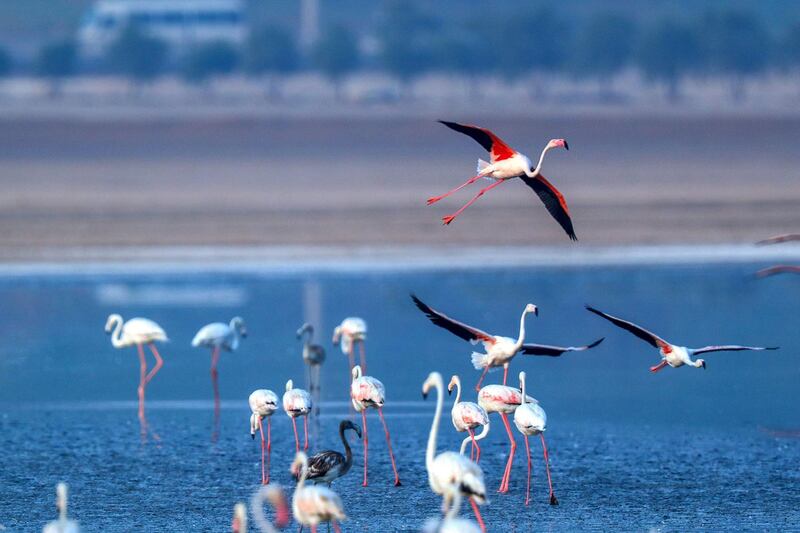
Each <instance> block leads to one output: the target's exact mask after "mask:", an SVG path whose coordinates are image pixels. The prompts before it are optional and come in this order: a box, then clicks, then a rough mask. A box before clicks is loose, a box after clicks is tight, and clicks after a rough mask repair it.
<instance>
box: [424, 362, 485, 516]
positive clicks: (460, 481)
mask: <svg viewBox="0 0 800 533" xmlns="http://www.w3.org/2000/svg"><path fill="white" fill-rule="evenodd" d="M432 388H435V389H436V411H435V412H434V415H433V423H432V424H431V431H430V433H429V434H428V447H427V449H426V450H425V468H426V469H427V470H428V483H429V484H430V486H431V490H433V492H435V493H436V494H440V495H441V496H442V498H443V503H442V512H443V513H447V512H448V510H449V509H450V508H451V507H452V506H454V502H453V501H452V499H453V493H454V491H459V492H461V494H463V495H464V496H466V497H467V498H468V499H469V502H470V504H471V505H472V510H473V511H474V512H475V518H477V520H478V524H480V528H481V531H484V532H485V531H486V526H485V525H484V523H483V518H482V517H481V512H480V511H479V510H478V504H481V505H482V504H484V503H486V485H484V483H483V470H481V467H480V466H478V464H477V463H475V462H473V461H471V460H469V459H467V458H466V457H464V456H463V455H461V454H458V453H455V452H442V453H440V454H439V455H436V435H437V434H438V432H439V420H440V419H441V417H442V406H443V405H444V384H443V383H442V375H441V374H439V373H438V372H431V373H430V374H429V375H428V378H427V379H426V380H425V383H423V384H422V397H423V398H427V397H428V393H429V392H430V390H431V389H432Z"/></svg>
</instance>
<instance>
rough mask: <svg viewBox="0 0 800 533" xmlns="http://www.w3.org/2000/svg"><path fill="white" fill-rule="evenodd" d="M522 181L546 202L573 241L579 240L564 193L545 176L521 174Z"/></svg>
mask: <svg viewBox="0 0 800 533" xmlns="http://www.w3.org/2000/svg"><path fill="white" fill-rule="evenodd" d="M521 179H522V181H524V182H525V185H527V186H528V187H530V188H531V189H533V192H535V193H536V194H537V195H538V196H539V199H540V200H541V201H542V203H543V204H544V206H545V208H547V211H548V212H549V213H550V215H551V216H552V217H553V218H554V219H556V222H558V223H559V225H561V227H562V228H563V229H564V231H566V232H567V235H569V238H570V239H572V240H573V241H577V240H578V237H577V235H575V229H574V228H573V227H572V219H571V218H570V216H569V209H568V208H567V201H566V200H565V199H564V195H563V194H561V192H560V191H559V190H558V189H556V188H555V187H554V186H553V184H552V183H550V182H549V181H547V179H546V178H545V177H544V176H541V175H540V176H537V177H535V178H529V177H527V176H521Z"/></svg>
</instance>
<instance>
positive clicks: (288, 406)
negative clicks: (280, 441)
mask: <svg viewBox="0 0 800 533" xmlns="http://www.w3.org/2000/svg"><path fill="white" fill-rule="evenodd" d="M313 405H314V402H313V401H312V399H311V395H310V394H309V393H308V391H305V390H303V389H295V388H294V383H293V382H292V380H291V379H290V380H289V381H287V382H286V392H284V393H283V410H284V411H286V414H287V416H289V418H291V419H292V427H293V428H294V444H295V451H296V452H299V451H300V438H299V437H298V436H297V417H298V416H302V417H303V432H304V435H305V444H303V449H304V450H307V449H308V415H309V413H311V409H312V407H313Z"/></svg>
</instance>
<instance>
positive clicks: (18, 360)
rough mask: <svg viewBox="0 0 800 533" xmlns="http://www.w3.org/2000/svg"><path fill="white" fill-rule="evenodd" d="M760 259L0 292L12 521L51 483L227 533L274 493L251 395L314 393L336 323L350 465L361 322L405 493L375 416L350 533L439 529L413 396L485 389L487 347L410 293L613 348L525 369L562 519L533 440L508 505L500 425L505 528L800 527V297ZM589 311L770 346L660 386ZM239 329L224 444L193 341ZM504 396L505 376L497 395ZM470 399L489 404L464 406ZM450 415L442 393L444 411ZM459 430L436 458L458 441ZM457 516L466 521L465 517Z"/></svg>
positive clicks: (137, 511) (108, 279)
mask: <svg viewBox="0 0 800 533" xmlns="http://www.w3.org/2000/svg"><path fill="white" fill-rule="evenodd" d="M760 266H763V265H744V264H737V265H714V266H703V265H696V266H680V267H668V266H663V267H653V266H647V267H642V266H637V267H632V266H631V267H627V266H626V267H623V266H620V267H602V268H601V267H585V268H536V269H513V270H504V269H488V270H482V271H479V272H478V271H476V272H426V273H420V272H415V273H381V274H369V273H367V274H363V273H362V274H319V275H308V274H303V275H302V276H301V275H291V274H285V275H275V274H270V275H223V276H220V275H213V276H211V275H188V276H187V275H167V274H160V275H147V276H141V275H137V276H136V277H129V276H124V275H109V276H105V277H96V276H95V277H92V278H91V279H89V278H81V277H79V276H78V277H76V276H70V277H52V276H51V277H40V278H23V279H20V278H14V279H10V278H8V279H0V298H2V300H1V301H2V302H3V306H2V309H0V333H2V338H3V339H4V342H3V344H2V345H0V524H2V525H3V526H5V527H6V528H7V529H8V530H9V531H38V530H40V529H41V527H42V525H43V524H44V523H45V522H46V521H47V520H49V519H51V518H52V517H53V516H54V508H53V498H54V489H53V487H54V485H55V483H56V482H57V481H59V480H65V481H67V482H69V484H70V486H71V492H72V497H71V501H70V504H71V507H70V510H71V514H72V515H73V516H74V517H75V518H77V519H78V520H79V521H80V522H81V524H82V525H83V527H84V528H85V529H86V530H87V531H153V532H157V531H227V530H228V528H229V525H230V519H231V511H232V508H233V504H234V503H235V502H236V501H239V500H243V499H247V498H248V497H249V494H250V493H251V491H252V490H253V489H255V488H256V487H257V482H258V480H259V468H260V467H259V463H258V459H259V447H258V442H257V441H256V442H253V441H252V440H251V439H250V436H249V426H248V416H249V409H248V406H247V396H248V394H249V393H250V392H251V391H252V390H253V389H255V388H260V387H265V388H270V389H273V390H275V391H276V392H279V393H280V392H282V390H283V386H284V384H285V382H286V380H287V379H289V378H293V379H295V381H296V382H298V383H303V382H304V380H305V377H304V376H305V370H304V367H303V363H302V360H301V358H300V349H299V345H298V342H297V341H296V340H295V338H294V331H295V329H296V328H297V327H298V326H299V325H300V324H301V323H302V322H303V320H305V319H311V320H313V321H314V322H315V323H317V324H319V325H320V335H319V336H318V340H320V341H321V342H322V343H323V344H324V345H325V346H326V348H327V349H328V360H327V362H326V364H325V366H324V367H323V371H322V379H323V384H322V397H323V403H322V406H321V416H320V417H319V419H318V428H315V433H316V435H315V438H314V439H313V440H312V448H313V449H320V448H330V447H333V448H335V449H339V448H340V443H339V442H338V438H337V436H336V426H337V424H338V421H339V420H340V419H342V418H343V417H348V416H349V412H348V408H347V404H346V403H344V400H345V399H346V393H347V392H346V391H347V378H348V372H347V363H346V358H345V357H344V356H342V354H341V353H340V352H339V351H338V350H335V349H334V348H333V347H332V346H330V342H329V338H330V332H331V330H332V328H333V327H334V326H335V325H336V324H337V323H338V322H339V320H340V319H341V318H343V317H345V316H347V315H359V316H363V317H365V318H366V319H367V320H368V323H369V328H370V329H369V339H368V343H367V358H368V366H369V373H370V374H372V375H374V376H376V377H378V378H380V379H382V380H383V381H384V383H385V384H386V388H387V396H388V401H387V406H386V408H385V413H386V416H387V422H388V423H389V426H390V429H391V430H392V439H393V444H394V447H395V452H396V455H397V459H398V465H399V468H400V474H401V478H402V480H403V486H402V487H400V488H394V487H392V486H391V483H390V482H391V469H390V465H389V462H388V457H387V455H386V451H385V444H384V439H383V435H382V431H381V430H380V422H379V421H378V419H377V417H375V416H374V415H373V416H372V417H371V418H370V430H371V438H370V452H371V453H370V459H371V460H370V467H371V468H370V473H371V476H370V480H371V486H370V487H369V488H367V489H362V488H361V487H360V467H361V464H362V463H361V456H360V454H361V446H360V443H356V444H355V445H354V449H355V451H356V464H355V466H354V472H351V474H350V475H348V476H347V477H346V478H344V479H342V480H340V481H339V482H337V483H336V485H335V487H336V489H337V490H338V491H339V493H340V494H341V495H342V498H343V500H344V503H345V506H346V509H347V512H348V514H349V516H350V520H349V521H348V522H347V523H346V524H345V528H344V529H345V531H363V532H376V531H380V532H384V531H386V532H390V531H416V530H417V529H418V527H419V525H420V524H421V523H422V521H423V520H424V519H425V518H426V517H430V516H434V515H435V514H436V512H437V509H438V498H436V497H434V496H433V495H432V493H431V492H430V490H429V488H428V486H427V478H426V475H425V467H424V445H425V442H426V438H427V434H428V430H429V428H430V420H431V415H432V411H433V408H434V401H432V399H429V400H428V401H426V402H423V401H422V400H421V397H420V387H421V384H422V381H423V380H424V378H425V377H426V376H427V374H428V372H430V371H431V370H438V371H440V372H442V374H444V375H445V379H447V377H448V376H449V375H451V374H453V373H458V374H460V375H461V376H462V379H463V380H464V381H465V383H466V384H467V385H468V386H471V385H474V383H475V381H476V380H477V377H478V373H477V372H476V371H475V370H473V369H472V368H471V365H470V364H469V354H470V352H471V347H470V346H469V345H468V344H467V343H464V342H462V341H460V340H459V339H457V338H456V337H454V336H452V335H450V334H448V333H447V332H444V331H442V330H439V329H437V328H435V327H433V326H432V325H430V324H429V323H428V322H427V320H425V319H424V318H423V317H422V315H421V314H420V313H419V312H418V311H417V310H416V308H414V306H413V305H412V304H411V303H410V300H409V298H408V293H409V292H410V291H414V292H416V293H417V294H418V295H419V296H420V297H421V298H423V299H424V300H425V301H427V302H428V303H429V304H431V305H432V306H434V307H437V308H439V309H441V310H443V311H445V312H447V313H448V314H450V315H452V316H455V317H457V318H459V319H461V320H464V321H465V322H468V323H470V324H473V325H476V326H479V327H482V328H484V329H486V330H488V331H491V332H494V333H500V334H507V335H511V336H514V335H516V333H517V327H518V320H519V313H520V312H521V311H522V308H523V307H524V305H525V304H526V303H527V302H529V301H530V302H534V303H536V304H538V305H539V306H540V316H539V317H532V318H530V319H529V320H528V328H529V339H532V340H535V341H536V342H542V343H558V344H576V343H585V342H588V341H591V340H593V339H595V338H597V337H601V336H605V337H606V340H605V342H604V343H603V344H602V345H600V346H599V347H598V348H597V349H595V350H594V351H592V352H584V353H576V354H568V355H566V356H565V357H563V358H560V359H551V358H533V357H528V358H525V357H524V356H519V357H518V358H517V359H515V360H514V362H513V363H512V367H511V368H512V372H511V374H512V375H513V376H514V378H515V377H516V373H517V371H519V370H523V369H524V370H526V371H527V372H528V376H529V378H528V379H529V388H530V390H531V394H532V395H534V396H535V397H537V398H538V399H539V400H540V402H541V403H542V405H543V407H544V408H545V409H546V410H547V413H548V424H549V425H548V431H547V439H548V444H549V447H550V455H551V461H552V472H553V479H554V484H555V489H556V494H557V496H558V498H559V500H560V502H561V505H559V506H558V507H551V506H549V505H547V488H546V487H547V482H546V478H545V475H544V469H543V464H542V460H541V448H540V445H539V443H538V441H532V444H533V446H532V450H533V461H534V462H533V468H534V480H533V489H534V497H535V500H534V502H533V503H532V504H531V505H530V506H529V507H525V506H524V505H523V500H524V484H525V473H526V466H525V459H524V445H523V443H522V441H521V440H519V441H518V442H519V444H520V447H519V448H518V450H517V454H518V455H517V457H518V459H517V461H515V466H514V470H513V474H512V478H511V493H510V494H508V495H502V496H501V495H498V494H495V493H494V491H495V490H496V488H497V486H498V485H499V479H500V475H501V469H502V466H503V462H504V461H505V459H506V453H507V447H508V446H507V441H506V436H505V434H504V432H503V430H502V425H501V424H500V423H499V419H493V427H492V432H491V434H490V436H489V437H488V438H487V440H486V441H484V442H485V445H484V446H483V450H484V453H483V456H482V459H481V463H482V466H483V468H484V471H485V472H486V481H487V485H488V487H489V489H490V497H491V503H490V505H488V506H486V507H484V508H483V510H484V513H485V516H486V520H487V524H488V526H489V529H490V531H517V532H522V531H534V530H537V531H538V530H554V531H574V530H590V529H613V530H651V529H652V530H663V531H685V530H691V529H702V530H720V529H737V530H741V529H757V530H765V529H768V530H777V529H793V528H795V527H797V523H798V520H799V519H800V511H798V509H800V483H799V482H800V470H798V466H797V465H798V462H800V440H797V439H796V438H794V437H792V436H791V435H794V434H798V435H800V432H798V431H800V410H798V406H800V400H798V395H797V383H798V377H800V363H798V359H797V357H798V351H799V349H800V343H799V342H798V336H797V310H798V303H800V283H799V282H798V279H797V278H791V277H784V278H774V279H768V280H764V281H759V282H756V281H754V280H753V279H752V278H751V277H750V275H749V274H750V273H751V272H752V271H753V270H755V269H756V268H758V267H760ZM586 303H589V304H592V305H594V306H597V307H599V308H601V309H603V310H606V311H609V312H612V313H616V314H619V315H622V316H623V317H628V318H631V319H634V320H635V321H637V322H639V323H641V324H642V325H644V326H646V327H649V328H651V329H653V330H655V331H656V332H657V333H659V334H660V335H661V336H663V337H665V338H667V339H669V340H673V341H675V342H677V343H682V344H687V345H705V344H713V343H719V342H736V343H745V344H775V345H780V346H781V350H780V351H778V352H771V353H757V354H752V353H751V354H748V353H717V354H709V355H708V357H707V360H708V369H707V370H706V371H703V370H696V369H691V368H682V369H678V370H674V369H665V370H664V371H662V372H660V373H659V374H656V375H651V374H650V373H649V372H648V371H647V369H648V367H649V366H650V365H652V364H653V363H655V362H657V358H656V357H655V355H654V353H653V352H652V351H651V349H649V347H648V346H647V345H646V344H645V343H643V342H641V341H639V340H638V339H636V338H634V337H633V336H631V335H629V334H627V333H625V332H623V331H621V330H616V329H614V328H613V327H612V326H610V324H608V323H606V322H604V321H602V320H600V319H599V318H597V317H595V316H593V315H591V314H589V313H587V312H586V311H584V310H583V305H584V304H586ZM111 312H120V313H122V314H123V316H125V317H131V316H139V315H141V316H147V317H150V318H152V319H154V320H156V321H157V322H159V323H160V324H161V325H162V326H163V327H164V328H165V329H166V330H167V333H168V334H169V336H170V338H171V339H172V340H171V342H170V343H169V344H166V345H164V346H163V348H162V350H161V352H162V354H163V355H164V358H165V361H166V363H165V366H164V368H163V370H162V371H161V373H159V375H158V376H157V377H156V379H155V380H154V381H153V382H152V384H151V386H150V387H149V388H148V399H149V403H148V423H149V427H148V430H147V432H146V434H145V435H144V436H143V435H142V434H141V428H140V425H139V422H138V420H137V418H136V404H135V399H136V385H137V380H138V365H137V360H136V355H135V351H134V350H133V349H128V350H114V349H113V348H112V347H111V345H110V343H109V340H108V338H107V337H106V336H105V335H104V334H103V331H102V327H103V325H104V323H105V319H106V316H107V315H108V314H109V313H111ZM237 314H238V315H242V316H243V317H244V318H245V319H246V320H247V322H248V326H249V330H250V336H249V337H248V338H247V339H246V340H245V341H244V343H243V345H242V347H241V348H240V350H239V352H237V353H235V354H225V355H224V356H223V360H222V363H221V366H220V388H221V394H222V398H223V405H222V407H223V408H222V414H221V421H220V426H219V430H218V435H217V438H216V440H215V441H214V440H213V439H212V437H213V436H214V433H215V426H214V422H213V408H212V403H211V402H210V399H211V385H210V382H209V376H208V364H209V356H208V353H207V352H206V351H200V350H193V349H192V348H191V347H190V346H189V342H190V340H191V338H192V336H193V334H194V333H195V331H196V330H197V329H198V328H199V327H200V326H202V325H203V324H205V323H207V322H210V321H217V320H224V321H227V320H229V319H230V318H231V317H232V316H233V315H237ZM499 379H502V375H501V374H499V373H494V374H490V378H489V380H490V381H493V382H497V381H498V380H499ZM467 396H468V398H474V393H473V392H472V391H471V390H468V391H467ZM448 400H449V399H448ZM448 414H449V413H445V417H444V419H443V423H442V427H441V432H440V439H439V450H444V449H456V448H457V446H458V443H459V442H460V437H461V436H460V435H458V434H456V432H455V431H454V430H453V429H452V427H451V425H450V422H449V416H448ZM293 450H294V444H293V438H292V436H291V425H290V423H289V420H288V419H287V418H286V417H285V416H284V415H283V414H281V413H278V414H276V415H275V417H274V421H273V462H272V466H273V477H274V479H276V480H277V481H279V482H281V483H283V484H285V485H288V484H289V483H290V478H289V474H288V465H289V463H290V461H291V458H292V455H293ZM464 514H469V513H468V510H467V508H466V507H465V508H464Z"/></svg>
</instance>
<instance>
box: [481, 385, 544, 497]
mask: <svg viewBox="0 0 800 533" xmlns="http://www.w3.org/2000/svg"><path fill="white" fill-rule="evenodd" d="M526 401H529V402H535V403H536V400H535V399H534V398H531V397H530V396H527V397H526ZM478 405H480V406H481V407H483V408H484V409H486V412H487V413H489V414H491V413H497V414H499V415H500V418H501V419H502V420H503V425H504V426H505V428H506V434H507V435H508V441H509V452H508V461H507V462H506V468H505V470H504V472H503V477H502V479H501V480H500V488H499V489H497V492H500V493H503V494H505V493H507V492H508V481H509V479H510V478H511V465H512V464H513V462H514V453H515V452H516V451H517V442H516V441H515V440H514V434H513V433H512V432H511V426H510V425H509V424H508V414H509V413H513V412H514V411H515V410H516V409H517V407H519V406H520V405H522V391H520V390H519V389H515V388H514V387H508V386H506V385H486V386H485V387H484V388H482V389H481V390H480V391H479V392H478Z"/></svg>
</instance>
